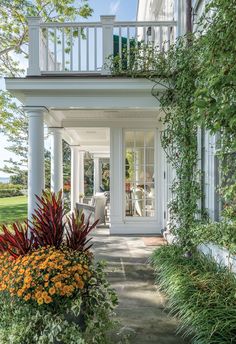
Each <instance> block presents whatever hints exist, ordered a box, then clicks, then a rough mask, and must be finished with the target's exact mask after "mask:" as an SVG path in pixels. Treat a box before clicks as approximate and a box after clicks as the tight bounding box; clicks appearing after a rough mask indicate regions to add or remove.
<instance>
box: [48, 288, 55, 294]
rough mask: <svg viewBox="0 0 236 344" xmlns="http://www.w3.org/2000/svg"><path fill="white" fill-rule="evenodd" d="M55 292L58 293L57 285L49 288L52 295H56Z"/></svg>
mask: <svg viewBox="0 0 236 344" xmlns="http://www.w3.org/2000/svg"><path fill="white" fill-rule="evenodd" d="M55 293H56V289H55V287H51V288H50V289H49V294H50V295H54V294H55Z"/></svg>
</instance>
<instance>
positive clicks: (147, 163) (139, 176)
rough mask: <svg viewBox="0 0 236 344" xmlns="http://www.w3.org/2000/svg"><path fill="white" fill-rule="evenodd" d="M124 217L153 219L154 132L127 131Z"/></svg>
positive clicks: (125, 135) (125, 138) (125, 140)
mask: <svg viewBox="0 0 236 344" xmlns="http://www.w3.org/2000/svg"><path fill="white" fill-rule="evenodd" d="M124 142H125V171H124V173H125V215H126V216H136V217H153V216H155V169H154V164H155V159H154V156H155V152H154V151H155V131H154V130H126V131H125V132H124Z"/></svg>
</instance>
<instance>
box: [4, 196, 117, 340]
mask: <svg viewBox="0 0 236 344" xmlns="http://www.w3.org/2000/svg"><path fill="white" fill-rule="evenodd" d="M38 203H39V205H38V209H36V210H35V214H34V216H33V219H32V222H30V221H28V222H27V223H26V224H25V225H19V224H13V230H12V231H10V230H9V229H8V228H7V227H6V226H3V227H2V229H3V233H2V234H0V251H1V254H0V343H13V344H27V343H30V344H33V343H37V344H40V343H42V344H43V343H45V344H49V343H53V344H59V343H60V344H64V343H65V344H70V343H76V344H80V343H81V344H82V343H89V344H90V343H105V342H106V331H107V330H108V329H109V328H110V327H111V326H112V325H113V323H112V321H111V319H112V315H113V309H114V307H115V306H116V304H117V297H116V294H115V292H114V290H113V289H112V288H111V287H110V285H109V283H108V282H107V279H106V276H105V273H104V264H103V263H102V262H100V263H95V262H94V259H93V255H92V253H91V252H90V251H89V248H90V247H91V244H90V239H88V237H87V236H88V234H89V232H90V231H91V230H92V229H93V228H94V227H95V226H96V223H97V222H95V223H94V224H92V225H90V224H89V222H87V223H84V216H83V215H82V214H78V213H74V214H72V216H71V217H68V218H67V219H66V221H64V218H65V214H64V209H63V202H62V197H61V193H60V194H59V195H55V194H48V193H46V192H44V194H43V196H42V198H38Z"/></svg>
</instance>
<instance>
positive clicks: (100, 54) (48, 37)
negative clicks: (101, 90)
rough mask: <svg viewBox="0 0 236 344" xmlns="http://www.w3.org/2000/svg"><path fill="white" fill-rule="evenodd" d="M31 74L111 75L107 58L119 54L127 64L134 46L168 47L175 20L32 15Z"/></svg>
mask: <svg viewBox="0 0 236 344" xmlns="http://www.w3.org/2000/svg"><path fill="white" fill-rule="evenodd" d="M28 24H29V68H28V71H27V75H28V76H37V75H38V76H40V75H55V74H59V75H70V74H75V75H76V74H92V75H94V74H96V75H109V74H110V70H109V67H108V66H107V59H108V58H109V57H110V56H114V55H117V56H119V58H120V60H122V58H123V56H124V52H125V56H127V61H128V62H127V63H129V55H130V54H131V51H132V49H133V48H135V47H136V48H137V47H140V45H141V44H148V45H151V46H153V47H158V49H160V50H165V49H168V47H169V46H170V44H172V43H173V42H174V40H175V38H176V22H175V21H151V22H146V21H145V22H141V21H116V20H115V16H113V15H109V16H101V17H100V21H99V22H71V23H56V22H51V23H50V22H46V23H44V22H42V21H41V18H39V17H30V18H28Z"/></svg>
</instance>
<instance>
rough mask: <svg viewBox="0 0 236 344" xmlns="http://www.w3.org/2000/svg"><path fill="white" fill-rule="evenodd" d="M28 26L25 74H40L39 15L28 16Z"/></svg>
mask: <svg viewBox="0 0 236 344" xmlns="http://www.w3.org/2000/svg"><path fill="white" fill-rule="evenodd" d="M27 19H28V26H29V68H28V70H27V75H40V74H41V71H40V62H41V61H40V52H41V51H40V45H41V31H40V23H41V18H40V17H28V18H27Z"/></svg>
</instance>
